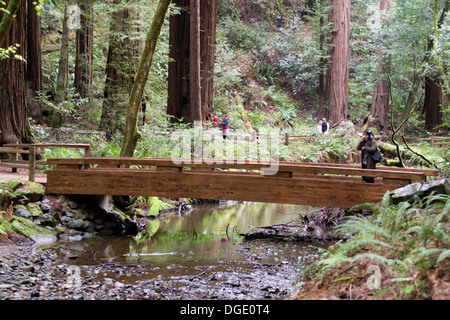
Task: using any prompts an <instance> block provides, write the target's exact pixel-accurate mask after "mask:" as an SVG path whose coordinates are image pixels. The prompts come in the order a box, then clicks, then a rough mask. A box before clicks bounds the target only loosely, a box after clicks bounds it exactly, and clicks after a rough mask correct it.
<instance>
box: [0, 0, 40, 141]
mask: <svg viewBox="0 0 450 320" xmlns="http://www.w3.org/2000/svg"><path fill="white" fill-rule="evenodd" d="M6 15H7V14H4V13H3V12H0V17H2V21H3V17H4V16H6ZM8 19H9V18H8ZM15 44H19V45H20V47H19V48H18V49H17V51H16V54H18V55H21V56H22V57H24V58H25V57H26V55H25V51H26V50H25V48H26V1H22V2H21V3H20V5H19V8H18V9H17V11H16V16H15V18H14V19H13V20H11V21H10V28H9V31H8V32H6V35H5V37H4V41H3V47H4V48H8V47H9V46H12V45H15ZM0 84H1V85H0V145H3V144H4V143H23V142H29V141H31V140H32V136H31V129H30V126H29V123H28V113H27V99H26V65H25V61H22V60H19V59H15V58H14V57H10V58H7V59H2V60H0Z"/></svg>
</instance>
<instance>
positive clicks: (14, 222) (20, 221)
mask: <svg viewBox="0 0 450 320" xmlns="http://www.w3.org/2000/svg"><path fill="white" fill-rule="evenodd" d="M30 216H31V214H30ZM11 227H12V229H13V230H14V231H15V232H17V233H20V234H22V235H24V236H26V237H28V238H31V237H33V236H39V235H54V233H53V232H52V231H50V230H48V229H45V228H42V227H39V226H37V225H35V224H34V223H33V222H32V221H29V220H27V219H25V218H23V217H18V216H13V217H12V218H11Z"/></svg>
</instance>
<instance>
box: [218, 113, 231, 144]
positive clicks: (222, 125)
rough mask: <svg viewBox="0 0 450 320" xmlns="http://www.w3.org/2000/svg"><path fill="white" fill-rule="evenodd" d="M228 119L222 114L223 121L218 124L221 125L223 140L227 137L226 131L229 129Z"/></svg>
mask: <svg viewBox="0 0 450 320" xmlns="http://www.w3.org/2000/svg"><path fill="white" fill-rule="evenodd" d="M229 125H230V119H229V118H228V117H227V115H224V116H223V121H222V123H221V124H220V126H221V127H222V136H223V139H224V140H225V139H226V138H227V135H228V132H229V131H230V126H229Z"/></svg>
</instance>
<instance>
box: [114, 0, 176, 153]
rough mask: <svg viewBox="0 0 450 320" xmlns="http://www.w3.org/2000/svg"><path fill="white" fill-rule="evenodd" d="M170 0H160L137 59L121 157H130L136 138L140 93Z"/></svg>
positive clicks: (145, 80) (142, 91) (142, 90)
mask: <svg viewBox="0 0 450 320" xmlns="http://www.w3.org/2000/svg"><path fill="white" fill-rule="evenodd" d="M170 2H171V0H160V1H159V3H158V8H157V9H156V12H155V16H154V17H153V20H152V23H151V25H150V29H149V31H148V33H147V38H146V40H145V46H144V50H143V52H142V56H141V59H140V61H139V67H138V69H137V72H136V77H135V81H134V84H133V87H132V89H131V93H130V99H129V103H128V109H127V114H126V119H125V132H124V143H123V146H122V150H121V152H120V156H121V157H132V156H133V153H134V150H135V148H136V144H137V140H138V138H139V137H138V132H137V121H138V119H137V118H138V114H139V109H140V106H141V101H142V95H143V94H144V89H145V84H146V83H147V79H148V74H149V72H150V67H151V65H152V62H153V54H154V52H155V49H156V44H157V43H158V38H159V35H160V33H161V29H162V26H163V24H164V18H165V15H166V13H167V10H168V9H169V5H170Z"/></svg>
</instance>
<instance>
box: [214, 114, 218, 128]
mask: <svg viewBox="0 0 450 320" xmlns="http://www.w3.org/2000/svg"><path fill="white" fill-rule="evenodd" d="M218 127H219V118H217V116H216V115H215V116H214V118H213V128H218Z"/></svg>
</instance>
